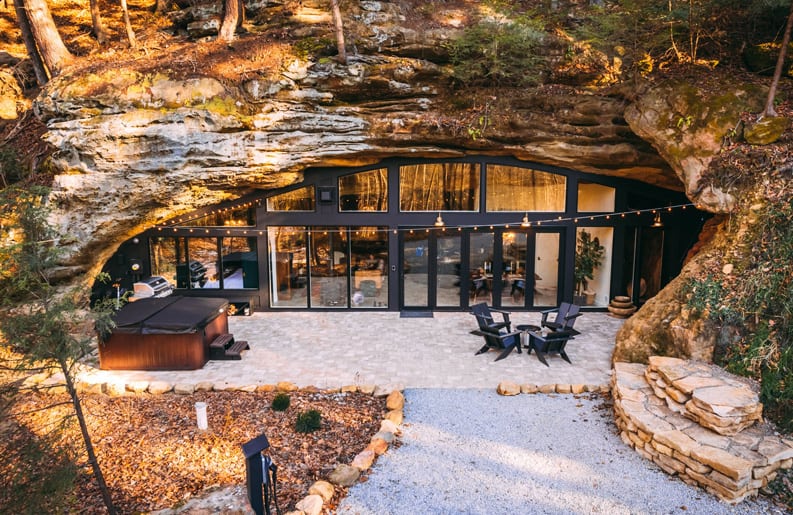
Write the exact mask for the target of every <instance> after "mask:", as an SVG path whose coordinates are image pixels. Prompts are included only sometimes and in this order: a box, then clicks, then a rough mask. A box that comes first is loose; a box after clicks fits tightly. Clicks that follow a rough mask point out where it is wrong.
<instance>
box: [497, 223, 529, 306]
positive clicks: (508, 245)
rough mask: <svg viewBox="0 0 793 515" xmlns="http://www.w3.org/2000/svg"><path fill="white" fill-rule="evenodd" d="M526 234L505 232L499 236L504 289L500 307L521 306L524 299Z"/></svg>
mask: <svg viewBox="0 0 793 515" xmlns="http://www.w3.org/2000/svg"><path fill="white" fill-rule="evenodd" d="M526 241H527V237H526V233H522V232H514V231H505V232H504V233H503V234H502V236H501V245H502V249H503V250H502V259H503V263H504V264H503V267H502V268H503V270H504V285H503V286H504V287H503V288H502V291H501V305H502V306H523V305H524V303H525V302H526V301H525V298H526V252H527V249H526Z"/></svg>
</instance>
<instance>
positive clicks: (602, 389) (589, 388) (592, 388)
mask: <svg viewBox="0 0 793 515" xmlns="http://www.w3.org/2000/svg"><path fill="white" fill-rule="evenodd" d="M496 392H497V393H498V394H499V395H504V396H510V395H518V394H521V393H528V394H534V393H575V394H579V393H587V392H590V393H610V392H611V388H610V387H609V385H596V384H567V383H550V384H541V385H536V384H528V383H525V384H518V383H514V382H512V381H501V382H500V383H498V387H497V388H496Z"/></svg>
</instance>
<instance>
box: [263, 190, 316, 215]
mask: <svg viewBox="0 0 793 515" xmlns="http://www.w3.org/2000/svg"><path fill="white" fill-rule="evenodd" d="M315 208H316V198H315V194H314V186H306V187H305V188H298V189H296V190H292V191H287V192H286V193H281V194H279V195H274V196H272V197H269V198H268V199H267V211H314V209H315Z"/></svg>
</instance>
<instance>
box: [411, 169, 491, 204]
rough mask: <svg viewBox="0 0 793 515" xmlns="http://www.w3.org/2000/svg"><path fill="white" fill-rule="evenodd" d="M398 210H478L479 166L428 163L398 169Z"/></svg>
mask: <svg viewBox="0 0 793 515" xmlns="http://www.w3.org/2000/svg"><path fill="white" fill-rule="evenodd" d="M399 210H400V211H478V210H479V164H476V163H428V164H420V165H407V166H401V167H400V168H399Z"/></svg>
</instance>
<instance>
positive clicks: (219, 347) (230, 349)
mask: <svg viewBox="0 0 793 515" xmlns="http://www.w3.org/2000/svg"><path fill="white" fill-rule="evenodd" d="M248 349H250V347H249V346H248V342H246V341H244V340H240V341H235V340H234V335H232V334H221V335H218V337H217V338H215V339H214V340H213V341H212V343H210V344H209V359H216V360H223V359H228V360H231V359H242V356H240V352H242V351H244V350H248Z"/></svg>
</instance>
